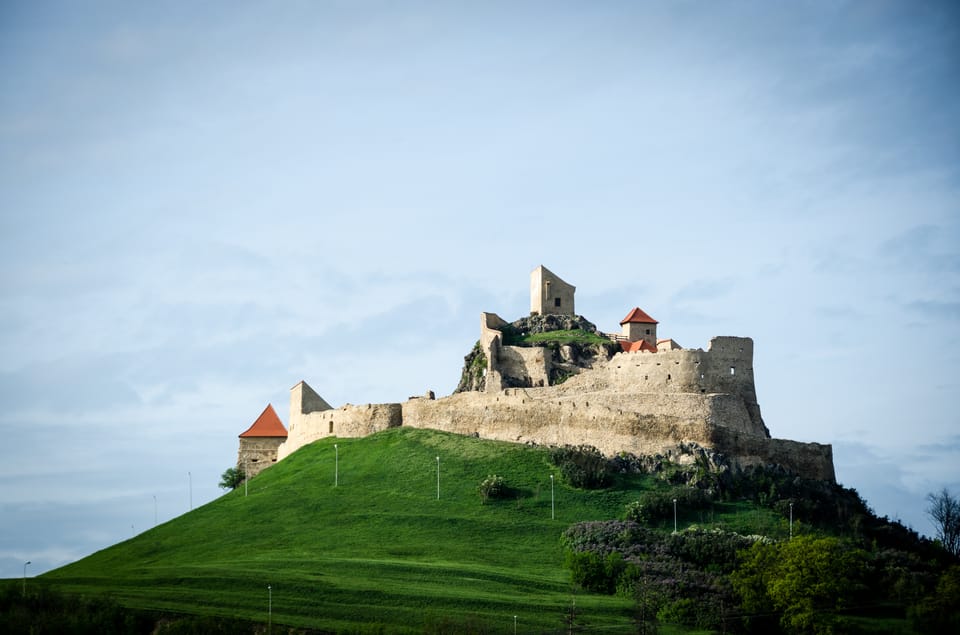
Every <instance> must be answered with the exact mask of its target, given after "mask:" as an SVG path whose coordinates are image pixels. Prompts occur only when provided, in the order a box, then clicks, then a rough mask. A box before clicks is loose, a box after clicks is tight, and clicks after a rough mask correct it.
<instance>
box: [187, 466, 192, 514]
mask: <svg viewBox="0 0 960 635" xmlns="http://www.w3.org/2000/svg"><path fill="white" fill-rule="evenodd" d="M187 478H188V479H190V511H193V474H191V473H190V472H187Z"/></svg>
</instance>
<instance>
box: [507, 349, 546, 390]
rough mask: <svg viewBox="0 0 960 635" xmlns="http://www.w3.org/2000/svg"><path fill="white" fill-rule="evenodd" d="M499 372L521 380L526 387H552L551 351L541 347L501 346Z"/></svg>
mask: <svg viewBox="0 0 960 635" xmlns="http://www.w3.org/2000/svg"><path fill="white" fill-rule="evenodd" d="M498 353H499V355H498V358H497V370H498V371H499V372H500V373H502V374H503V375H507V376H508V377H515V378H517V379H520V380H521V381H522V382H523V383H524V385H525V386H533V387H536V386H549V385H550V365H551V364H550V360H549V359H548V357H547V354H548V353H550V351H549V350H548V349H546V348H543V347H541V346H534V347H523V346H500V347H499V351H498Z"/></svg>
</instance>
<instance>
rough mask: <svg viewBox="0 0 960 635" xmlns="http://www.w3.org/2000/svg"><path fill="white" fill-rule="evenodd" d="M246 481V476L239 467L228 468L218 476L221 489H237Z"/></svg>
mask: <svg viewBox="0 0 960 635" xmlns="http://www.w3.org/2000/svg"><path fill="white" fill-rule="evenodd" d="M244 480H246V474H244V473H243V470H241V469H240V468H239V467H228V468H227V469H226V470H224V471H223V474H221V475H220V488H221V489H237V488H238V487H240V486H241V485H242V484H243V481H244Z"/></svg>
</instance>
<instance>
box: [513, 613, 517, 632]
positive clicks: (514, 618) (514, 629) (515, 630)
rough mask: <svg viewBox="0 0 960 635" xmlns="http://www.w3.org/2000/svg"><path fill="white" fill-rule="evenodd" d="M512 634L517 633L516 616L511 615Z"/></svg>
mask: <svg viewBox="0 0 960 635" xmlns="http://www.w3.org/2000/svg"><path fill="white" fill-rule="evenodd" d="M513 635H517V616H516V615H514V616H513Z"/></svg>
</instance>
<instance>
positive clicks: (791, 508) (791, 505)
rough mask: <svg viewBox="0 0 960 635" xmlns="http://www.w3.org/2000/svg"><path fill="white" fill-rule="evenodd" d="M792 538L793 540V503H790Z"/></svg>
mask: <svg viewBox="0 0 960 635" xmlns="http://www.w3.org/2000/svg"><path fill="white" fill-rule="evenodd" d="M790 539H791V540H793V503H790Z"/></svg>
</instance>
